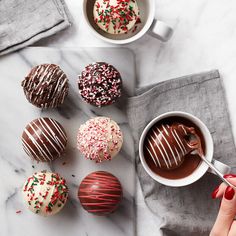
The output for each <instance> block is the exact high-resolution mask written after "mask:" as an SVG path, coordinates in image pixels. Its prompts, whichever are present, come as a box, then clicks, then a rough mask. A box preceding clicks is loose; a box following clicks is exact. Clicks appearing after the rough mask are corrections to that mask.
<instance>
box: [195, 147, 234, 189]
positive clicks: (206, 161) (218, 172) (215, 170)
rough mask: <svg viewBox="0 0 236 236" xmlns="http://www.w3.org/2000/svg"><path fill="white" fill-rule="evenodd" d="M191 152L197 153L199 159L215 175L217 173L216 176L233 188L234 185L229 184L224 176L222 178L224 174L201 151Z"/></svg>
mask: <svg viewBox="0 0 236 236" xmlns="http://www.w3.org/2000/svg"><path fill="white" fill-rule="evenodd" d="M192 154H197V155H199V156H200V157H201V159H202V160H203V161H204V162H205V163H206V164H207V165H208V166H209V167H210V168H211V170H213V171H214V172H215V173H216V175H218V177H219V178H220V179H221V180H222V181H223V182H224V183H225V184H227V185H229V186H230V187H232V188H235V186H234V185H233V184H231V183H230V182H229V181H228V180H227V179H226V178H224V175H223V174H222V173H221V172H220V171H219V170H218V169H217V168H216V167H215V166H214V165H213V164H212V163H211V162H210V161H208V160H207V159H206V157H205V156H204V154H203V153H201V152H199V151H197V150H195V151H194V152H192Z"/></svg>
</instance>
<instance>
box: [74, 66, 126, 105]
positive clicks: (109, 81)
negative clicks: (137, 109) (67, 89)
mask: <svg viewBox="0 0 236 236" xmlns="http://www.w3.org/2000/svg"><path fill="white" fill-rule="evenodd" d="M78 87H79V93H80V95H81V97H82V98H83V99H84V101H86V102H87V103H89V104H91V105H94V106H97V107H101V106H105V105H110V104H112V103H114V102H115V101H116V100H117V99H118V98H119V97H120V96H121V88H122V79H121V76H120V73H119V72H118V71H117V70H116V69H115V68H114V67H113V66H112V65H110V64H107V63H105V62H97V63H93V64H90V65H88V66H86V67H85V69H84V70H83V71H82V73H81V75H79V80H78Z"/></svg>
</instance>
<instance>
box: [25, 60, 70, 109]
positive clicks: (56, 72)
mask: <svg viewBox="0 0 236 236" xmlns="http://www.w3.org/2000/svg"><path fill="white" fill-rule="evenodd" d="M21 85H22V87H23V89H24V93H25V96H26V98H27V100H28V101H29V102H30V103H32V104H33V105H35V106H36V107H40V108H54V107H58V106H60V105H61V104H62V103H63V102H64V100H65V97H66V96H67V95H68V90H69V85H68V79H67V77H66V75H65V73H64V72H63V71H62V70H61V68H60V67H59V66H57V65H54V64H42V65H38V66H35V67H34V68H33V69H32V70H31V71H30V73H29V74H28V75H27V76H26V77H25V79H24V80H23V81H22V83H21Z"/></svg>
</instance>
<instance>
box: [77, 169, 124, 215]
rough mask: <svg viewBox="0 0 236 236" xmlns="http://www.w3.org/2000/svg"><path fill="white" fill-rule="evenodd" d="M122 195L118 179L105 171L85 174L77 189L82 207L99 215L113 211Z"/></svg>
mask: <svg viewBox="0 0 236 236" xmlns="http://www.w3.org/2000/svg"><path fill="white" fill-rule="evenodd" d="M122 195H123V193H122V187H121V184H120V181H119V180H118V179H117V178H116V177H115V176H114V175H112V174H110V173H108V172H105V171H97V172H93V173H91V174H89V175H87V176H86V177H85V178H84V179H83V180H82V182H81V184H80V186H79V191H78V197H79V200H80V203H81V205H82V207H83V208H84V209H85V210H86V211H88V212H89V213H93V214H96V215H101V216H104V215H108V214H110V213H112V212H114V211H115V210H116V209H117V207H118V205H119V203H120V201H121V199H122Z"/></svg>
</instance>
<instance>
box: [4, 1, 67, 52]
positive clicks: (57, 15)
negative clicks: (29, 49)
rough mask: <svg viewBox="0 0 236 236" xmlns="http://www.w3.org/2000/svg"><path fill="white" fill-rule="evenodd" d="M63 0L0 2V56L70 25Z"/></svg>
mask: <svg viewBox="0 0 236 236" xmlns="http://www.w3.org/2000/svg"><path fill="white" fill-rule="evenodd" d="M70 22H71V17H70V14H69V11H68V9H67V7H66V5H65V3H64V0H0V55H3V54H6V53H9V52H12V51H15V50H18V49H20V48H23V47H26V46H28V45H30V44H32V43H35V42H36V41H38V40H39V39H42V38H45V37H48V36H50V35H53V34H55V33H57V32H58V31H60V30H63V29H65V28H67V27H68V26H70V24H71V23H70Z"/></svg>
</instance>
